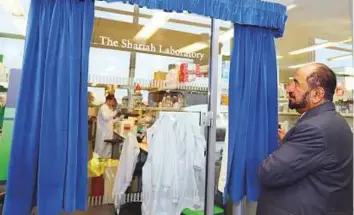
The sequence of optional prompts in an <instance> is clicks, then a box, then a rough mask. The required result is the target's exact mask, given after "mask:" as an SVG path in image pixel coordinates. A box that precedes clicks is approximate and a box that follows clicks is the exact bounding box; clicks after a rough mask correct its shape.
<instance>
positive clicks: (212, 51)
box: [88, 2, 231, 215]
mask: <svg viewBox="0 0 354 215" xmlns="http://www.w3.org/2000/svg"><path fill="white" fill-rule="evenodd" d="M192 20H193V21H192ZM213 26H214V29H216V31H220V30H221V31H227V30H229V29H230V27H231V24H230V23H226V22H225V23H223V25H222V26H220V24H219V25H218V27H216V26H215V23H213V22H212V20H211V19H210V18H207V17H201V16H198V15H192V14H187V13H168V12H164V11H161V10H151V9H146V8H139V7H138V6H134V5H130V4H123V3H110V4H107V3H103V2H96V3H95V22H94V29H93V36H92V41H91V49H90V60H89V87H88V97H89V103H88V110H89V111H88V113H89V116H88V117H89V143H88V144H89V147H88V149H89V150H88V156H89V161H88V168H89V173H88V174H89V175H88V178H89V184H88V186H89V189H88V190H89V192H88V205H89V212H90V211H94V212H95V213H97V214H100V213H102V214H107V215H108V214H120V215H124V214H129V215H135V214H136V215H138V214H154V215H155V214H171V215H172V214H186V215H187V214H200V213H204V212H203V211H205V210H206V208H207V207H209V208H211V209H212V210H214V211H215V214H224V213H225V208H224V207H223V204H222V195H221V192H220V191H217V189H216V187H215V186H214V184H215V180H218V177H219V171H218V169H220V168H215V162H216V163H217V164H218V163H220V160H221V154H222V148H223V145H224V141H225V133H226V132H225V128H226V125H221V127H220V126H219V127H220V128H219V129H216V127H217V126H215V125H216V123H215V121H216V117H215V116H217V115H218V116H219V117H218V119H220V118H223V117H227V111H224V113H223V114H221V115H220V114H215V113H216V108H214V110H213V106H212V105H211V102H212V101H214V103H215V105H214V106H215V107H216V103H217V102H219V103H220V102H224V103H225V105H227V93H226V94H225V93H224V95H223V99H220V98H221V95H222V93H220V92H221V91H220V89H217V88H216V86H217V82H216V81H218V80H219V76H218V69H219V68H218V66H217V65H218V63H219V62H218V61H219V60H220V59H221V58H220V59H219V56H221V50H222V44H221V43H218V42H217V40H215V38H216V37H215V38H214V40H215V41H216V43H215V45H214V46H213V45H212V44H213V42H212V41H213V38H212V32H213ZM219 27H220V28H219ZM219 54H220V55H219ZM228 55H229V53H228ZM223 59H224V61H225V62H227V61H228V59H229V57H228V56H227V55H225V56H224V57H223ZM212 61H214V63H212ZM227 65H228V64H227V63H226V64H225V66H227ZM213 67H214V68H213ZM211 71H214V73H213V74H212V73H211ZM212 75H214V76H213V77H212ZM212 91H214V92H212ZM224 91H225V90H224ZM226 91H227V90H226ZM224 109H225V110H227V108H224ZM219 121H220V120H219ZM221 121H222V120H221ZM213 122H214V123H213ZM218 125H220V123H218ZM216 130H218V135H217V137H218V144H215V140H216V135H215V134H216ZM216 166H218V165H216ZM219 166H220V165H219ZM207 176H209V177H207ZM207 185H208V186H207ZM208 191H209V194H207V193H208ZM210 193H211V195H210ZM206 202H208V203H206ZM101 211H102V212H101Z"/></svg>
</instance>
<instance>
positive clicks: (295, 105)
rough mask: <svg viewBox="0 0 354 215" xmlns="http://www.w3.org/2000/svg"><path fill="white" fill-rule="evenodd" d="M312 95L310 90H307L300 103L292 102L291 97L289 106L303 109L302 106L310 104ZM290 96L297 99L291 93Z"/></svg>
mask: <svg viewBox="0 0 354 215" xmlns="http://www.w3.org/2000/svg"><path fill="white" fill-rule="evenodd" d="M309 95H310V92H309V91H307V92H306V93H305V94H304V95H303V96H302V99H301V101H300V102H299V103H295V102H296V101H295V102H291V100H290V99H289V108H290V109H292V110H293V109H296V110H297V109H301V108H305V107H306V106H307V104H308V96H309ZM289 97H290V98H293V99H295V98H294V97H293V96H292V95H291V94H290V95H289Z"/></svg>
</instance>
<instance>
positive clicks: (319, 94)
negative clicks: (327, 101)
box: [311, 87, 325, 104]
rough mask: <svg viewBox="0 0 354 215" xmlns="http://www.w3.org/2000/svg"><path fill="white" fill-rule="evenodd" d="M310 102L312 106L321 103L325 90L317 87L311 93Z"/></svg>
mask: <svg viewBox="0 0 354 215" xmlns="http://www.w3.org/2000/svg"><path fill="white" fill-rule="evenodd" d="M311 93H312V95H311V100H312V103H313V104H319V103H321V102H322V101H323V99H324V96H325V90H324V89H323V88H322V87H317V88H316V89H313V90H312V91H311Z"/></svg>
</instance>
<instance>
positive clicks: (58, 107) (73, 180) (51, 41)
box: [4, 0, 94, 215]
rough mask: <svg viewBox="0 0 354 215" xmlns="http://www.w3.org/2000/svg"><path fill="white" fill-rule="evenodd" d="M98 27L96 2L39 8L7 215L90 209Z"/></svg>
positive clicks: (41, 0) (41, 1)
mask: <svg viewBox="0 0 354 215" xmlns="http://www.w3.org/2000/svg"><path fill="white" fill-rule="evenodd" d="M93 20H94V2H93V1H92V0H84V1H80V0H60V1H59V0H32V2H31V7H30V14H29V21H28V32H27V39H26V47H25V54H24V64H23V77H22V82H21V88H20V95H19V102H18V106H17V111H16V118H15V125H14V135H13V141H12V148H11V157H10V164H9V177H8V181H7V191H6V199H5V206H4V214H5V215H15V214H16V215H28V214H30V211H31V209H32V207H33V206H34V205H37V207H38V208H37V210H38V214H39V215H49V214H58V213H59V212H61V211H62V210H63V209H64V210H65V211H66V212H74V211H75V210H79V209H82V210H83V209H85V208H86V199H87V144H88V140H87V138H88V134H87V132H88V125H87V74H88V55H89V47H90V41H91V34H92V28H93ZM37 203H38V204H37Z"/></svg>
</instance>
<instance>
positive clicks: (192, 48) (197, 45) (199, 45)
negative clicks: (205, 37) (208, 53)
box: [178, 42, 209, 53]
mask: <svg viewBox="0 0 354 215" xmlns="http://www.w3.org/2000/svg"><path fill="white" fill-rule="evenodd" d="M208 46H209V44H207V43H203V42H197V43H193V44H191V45H188V46H185V47H183V48H181V49H179V50H178V51H179V52H185V53H191V52H196V51H199V50H202V49H205V48H206V47H208Z"/></svg>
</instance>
